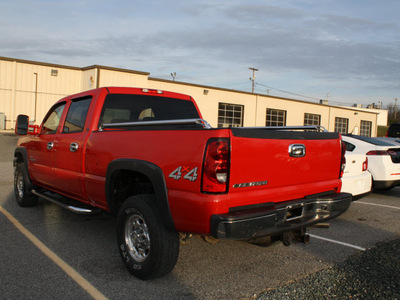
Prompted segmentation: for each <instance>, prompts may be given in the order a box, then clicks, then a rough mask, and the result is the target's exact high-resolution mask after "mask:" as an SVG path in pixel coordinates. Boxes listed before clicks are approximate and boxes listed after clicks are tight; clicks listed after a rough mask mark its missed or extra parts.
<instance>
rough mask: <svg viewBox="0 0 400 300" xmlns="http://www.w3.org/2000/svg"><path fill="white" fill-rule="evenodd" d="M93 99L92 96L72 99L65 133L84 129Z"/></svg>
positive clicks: (64, 129)
mask: <svg viewBox="0 0 400 300" xmlns="http://www.w3.org/2000/svg"><path fill="white" fill-rule="evenodd" d="M91 100H92V97H88V98H83V99H78V100H72V101H71V105H70V106H69V110H68V114H67V117H66V118H65V124H64V128H63V131H62V132H63V133H74V132H82V131H83V128H84V127H85V122H86V116H87V113H88V110H89V106H90V101H91Z"/></svg>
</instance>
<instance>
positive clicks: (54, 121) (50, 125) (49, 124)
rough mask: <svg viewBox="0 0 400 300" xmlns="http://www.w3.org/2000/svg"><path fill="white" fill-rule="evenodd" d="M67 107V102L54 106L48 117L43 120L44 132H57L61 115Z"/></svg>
mask: <svg viewBox="0 0 400 300" xmlns="http://www.w3.org/2000/svg"><path fill="white" fill-rule="evenodd" d="M64 107H65V103H60V104H58V105H56V106H54V107H53V108H52V109H51V110H50V111H49V113H48V114H47V116H46V118H45V119H44V121H43V125H42V131H41V133H42V134H54V133H56V132H57V128H58V124H59V123H60V119H61V115H62V113H63V110H64Z"/></svg>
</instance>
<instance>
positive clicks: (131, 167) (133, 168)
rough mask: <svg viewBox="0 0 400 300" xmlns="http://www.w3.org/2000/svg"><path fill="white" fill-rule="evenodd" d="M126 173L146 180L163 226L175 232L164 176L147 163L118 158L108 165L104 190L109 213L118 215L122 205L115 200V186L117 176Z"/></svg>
mask: <svg viewBox="0 0 400 300" xmlns="http://www.w3.org/2000/svg"><path fill="white" fill-rule="evenodd" d="M126 172H129V174H130V176H140V178H141V179H142V180H146V181H148V183H149V184H151V188H152V193H153V194H154V195H155V199H156V205H157V207H158V209H159V212H160V215H161V218H162V221H163V223H164V225H165V226H166V228H167V229H169V230H175V225H174V222H173V218H172V214H171V210H170V207H169V202H168V194H167V186H166V182H165V178H164V174H163V172H162V170H161V168H160V167H158V166H157V165H155V164H153V163H151V162H148V161H143V160H137V159H125V158H120V159H116V160H113V161H112V162H111V163H110V164H109V165H108V167H107V173H106V182H105V188H106V200H107V204H108V207H109V209H110V212H111V213H113V214H118V210H119V207H120V205H121V204H122V203H123V202H121V203H119V201H118V199H116V195H115V186H116V181H117V180H118V176H119V175H121V174H126ZM124 200H125V199H124Z"/></svg>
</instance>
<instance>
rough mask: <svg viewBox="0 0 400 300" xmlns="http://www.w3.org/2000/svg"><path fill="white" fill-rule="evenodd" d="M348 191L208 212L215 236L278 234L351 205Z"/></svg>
mask: <svg viewBox="0 0 400 300" xmlns="http://www.w3.org/2000/svg"><path fill="white" fill-rule="evenodd" d="M351 199H352V196H351V194H349V193H336V194H330V195H324V196H319V197H310V198H303V199H297V200H293V201H288V202H284V203H279V204H274V203H271V204H267V206H266V207H258V208H254V209H246V210H239V211H235V212H230V213H227V214H220V215H213V216H211V224H210V225H211V234H212V236H213V237H215V238H225V239H234V240H244V239H250V238H255V237H262V236H274V235H279V234H282V233H284V232H287V231H292V230H296V229H300V228H304V227H307V226H311V225H313V224H316V223H319V222H323V221H326V220H329V219H332V218H335V217H337V216H339V215H341V214H342V213H344V212H345V211H346V210H347V209H348V208H349V206H350V203H351Z"/></svg>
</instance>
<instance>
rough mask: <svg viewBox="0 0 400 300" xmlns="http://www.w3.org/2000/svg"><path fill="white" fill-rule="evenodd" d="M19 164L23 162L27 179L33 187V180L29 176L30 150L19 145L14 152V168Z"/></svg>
mask: <svg viewBox="0 0 400 300" xmlns="http://www.w3.org/2000/svg"><path fill="white" fill-rule="evenodd" d="M17 164H22V165H23V168H24V172H26V173H25V174H26V180H27V184H28V185H29V187H33V184H32V180H31V178H30V176H29V168H28V165H29V159H28V150H27V149H26V148H25V147H17V148H16V149H15V152H14V161H13V165H14V168H15V167H16V166H17Z"/></svg>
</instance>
